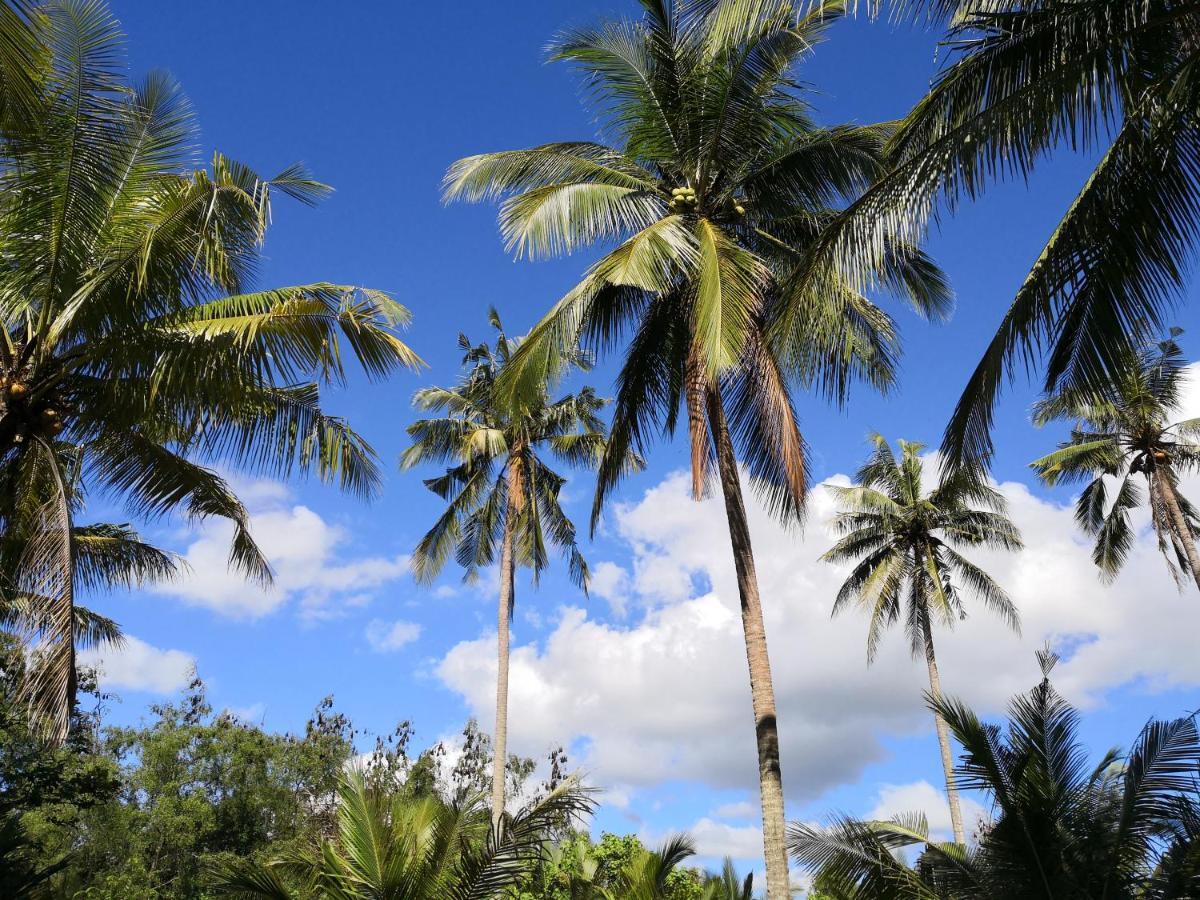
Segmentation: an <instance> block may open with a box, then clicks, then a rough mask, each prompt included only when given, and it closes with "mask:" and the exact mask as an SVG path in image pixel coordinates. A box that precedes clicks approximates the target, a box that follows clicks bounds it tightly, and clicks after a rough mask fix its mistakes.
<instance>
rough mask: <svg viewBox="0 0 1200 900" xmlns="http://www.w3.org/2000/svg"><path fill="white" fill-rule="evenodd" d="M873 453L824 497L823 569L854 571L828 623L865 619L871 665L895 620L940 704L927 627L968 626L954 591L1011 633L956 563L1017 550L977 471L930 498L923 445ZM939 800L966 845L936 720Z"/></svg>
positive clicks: (946, 482) (981, 583) (1012, 619)
mask: <svg viewBox="0 0 1200 900" xmlns="http://www.w3.org/2000/svg"><path fill="white" fill-rule="evenodd" d="M872 441H873V443H874V444H875V452H874V453H873V454H872V455H871V457H870V459H869V460H867V462H866V464H865V465H864V466H863V467H862V468H861V469H859V470H858V475H857V477H856V479H855V480H856V482H857V483H856V484H855V485H854V486H853V487H832V486H831V487H830V488H829V490H830V491H832V492H833V494H834V496H835V497H836V498H837V499H838V500H839V501H840V503H841V506H842V511H841V512H839V513H838V514H837V516H836V517H835V518H834V520H833V527H834V530H835V531H836V532H837V533H838V534H840V535H841V539H840V540H839V541H838V542H837V543H836V544H835V545H834V546H833V548H832V549H831V550H829V552H827V553H826V554H825V555H824V556H823V557H822V559H824V560H826V561H828V562H834V563H853V564H854V568H853V569H852V570H851V572H850V575H849V576H848V577H847V578H846V581H845V583H844V584H843V585H842V587H841V590H839V591H838V595H837V599H836V600H835V601H834V605H833V612H834V614H835V615H836V614H837V613H839V612H841V611H842V610H844V609H846V607H848V606H849V605H851V604H852V603H857V604H858V605H860V606H862V607H864V608H865V609H866V610H867V611H868V613H869V614H870V616H871V624H870V627H869V630H868V633H867V659H868V661H870V660H872V659H873V658H874V656H875V652H876V650H877V649H878V647H879V641H880V639H881V638H882V636H883V632H884V630H885V629H886V628H887V627H888V626H889V625H894V624H895V623H896V622H897V621H898V620H899V619H900V618H901V616H903V619H904V627H905V630H906V631H907V632H908V639H909V643H910V644H911V646H912V653H913V656H914V658H921V657H923V658H924V659H925V665H926V666H927V667H928V669H929V694H930V696H931V697H932V698H934V700H935V701H940V700H941V697H942V683H941V678H940V676H939V674H938V666H937V657H936V655H935V653H934V646H933V626H934V623H935V622H937V623H939V624H941V625H945V626H947V627H949V626H953V624H954V621H955V620H956V619H961V618H965V617H966V608H965V606H964V604H963V597H962V593H961V591H960V585H963V586H965V587H967V588H968V589H969V590H970V591H971V592H972V593H974V594H975V595H976V596H978V597H979V598H980V599H981V600H983V602H984V603H985V604H986V605H987V607H988V608H989V609H991V610H992V611H993V612H995V613H996V614H998V615H999V616H1000V617H1001V618H1003V619H1004V621H1005V622H1006V623H1008V625H1009V626H1010V627H1012V628H1013V629H1014V630H1017V629H1019V627H1020V620H1019V618H1018V615H1017V610H1016V608H1015V607H1014V606H1013V604H1012V601H1011V600H1009V598H1008V595H1007V594H1006V593H1005V592H1004V590H1003V588H1001V587H1000V585H999V584H997V583H996V582H995V581H994V580H993V579H992V577H991V576H990V575H988V574H987V573H986V572H984V571H983V570H982V569H980V568H979V567H978V566H976V565H975V564H974V563H972V562H971V561H970V560H968V559H967V558H966V557H964V556H963V555H962V554H961V553H960V552H959V550H960V549H961V548H963V547H999V548H1002V549H1005V550H1019V549H1021V537H1020V534H1019V532H1018V531H1017V529H1016V526H1014V525H1013V523H1012V522H1011V521H1010V520H1009V519H1008V518H1007V516H1006V515H1005V514H1004V512H1005V502H1004V498H1003V496H1001V494H1000V492H999V491H997V490H995V489H994V488H992V487H991V486H990V485H988V483H987V480H986V479H985V478H984V477H983V476H982V475H981V474H980V473H978V472H977V471H976V470H973V469H967V468H962V469H958V470H955V471H954V472H952V473H950V474H947V475H945V476H944V477H943V478H942V480H941V482H940V483H939V484H938V485H937V486H936V487H935V488H934V489H933V490H932V491H930V492H929V493H925V491H924V488H923V485H922V475H923V468H924V467H923V464H922V461H921V450H922V449H923V447H922V445H921V444H913V443H909V442H908V441H900V454H901V455H900V459H899V460H897V459H896V457H895V455H894V454H893V453H892V448H891V447H890V446H888V443H887V441H886V440H884V439H883V438H882V437H880V436H879V435H873V436H872ZM934 721H935V724H936V727H937V736H938V744H939V746H940V748H941V753H942V768H943V770H944V771H945V774H946V799H947V800H948V802H949V805H950V821H951V823H952V826H953V831H954V840H955V842H956V843H958V844H965V843H966V832H965V831H964V830H963V821H962V810H961V807H960V804H959V800H958V789H957V787H956V785H955V783H954V760H953V755H952V752H951V748H950V735H949V733H948V731H947V727H946V722H945V721H944V720H943V718H942V717H941V716H940V715H938V714H937V713H935V714H934Z"/></svg>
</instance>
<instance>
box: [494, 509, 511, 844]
mask: <svg viewBox="0 0 1200 900" xmlns="http://www.w3.org/2000/svg"><path fill="white" fill-rule="evenodd" d="M515 515H516V511H515V509H514V508H513V504H512V502H511V499H510V502H509V504H508V514H507V515H506V516H505V519H504V538H503V541H502V543H501V545H500V603H499V606H498V608H497V610H496V663H497V665H496V727H495V728H494V729H493V731H492V744H493V747H492V823H493V824H494V825H495V826H497V827H499V825H500V820H501V818H502V817H503V816H504V777H505V764H506V762H507V761H508V643H509V620H510V618H511V613H512V606H513V575H514V572H513V569H514V566H513V518H514V516H515Z"/></svg>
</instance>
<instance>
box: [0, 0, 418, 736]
mask: <svg viewBox="0 0 1200 900" xmlns="http://www.w3.org/2000/svg"><path fill="white" fill-rule="evenodd" d="M26 8H27V7H26V6H25V4H21V5H20V6H18V7H12V8H9V7H7V6H5V7H4V13H3V15H0V28H3V29H4V30H3V32H2V33H0V38H2V39H0V47H3V50H2V51H0V87H2V88H3V90H4V92H5V97H4V100H5V104H6V108H7V102H8V98H9V97H17V96H18V93H17V92H18V91H23V90H25V89H26V88H29V87H31V86H32V92H31V94H30V96H29V97H28V98H27V99H28V100H29V102H30V103H31V104H32V105H31V109H32V115H30V116H16V115H14V116H11V117H0V180H2V181H3V184H4V190H3V191H2V192H0V247H2V249H3V252H2V253H0V257H2V259H3V262H2V263H0V483H2V485H3V489H2V490H0V502H2V505H0V534H3V535H4V536H5V537H6V538H8V537H14V536H15V537H17V538H19V539H20V540H21V541H23V542H24V543H25V548H26V549H25V552H24V553H23V555H22V557H21V559H20V565H19V566H18V568H17V569H16V570H14V571H10V572H8V573H6V574H8V575H9V577H10V578H11V579H12V581H13V582H14V585H15V588H14V589H15V591H16V593H18V594H20V595H23V596H25V597H30V598H42V599H43V601H44V602H42V603H41V604H40V605H39V606H40V608H38V609H37V611H36V613H35V614H34V615H33V616H31V617H30V619H29V620H28V621H27V622H26V623H25V629H24V630H25V631H26V633H27V636H28V637H29V639H30V640H31V641H33V642H36V644H37V646H38V648H39V651H40V653H39V661H40V665H39V666H38V668H37V669H36V670H35V671H34V672H33V673H32V676H31V678H30V690H31V694H32V699H33V703H34V706H35V708H36V709H37V710H38V711H39V713H40V714H41V716H42V718H43V719H44V720H45V722H46V727H47V729H48V731H49V733H50V735H51V736H52V737H53V738H54V739H56V740H59V741H61V740H63V739H64V738H65V737H66V734H67V731H68V728H69V717H70V710H71V707H72V698H73V696H74V693H75V690H76V681H75V643H74V640H73V633H74V630H75V615H74V612H73V609H74V604H75V595H76V593H77V587H78V585H77V584H76V577H75V573H76V568H75V565H74V561H75V559H76V550H75V548H74V537H75V531H74V519H75V513H76V502H77V498H78V496H79V495H80V491H81V490H82V487H87V486H92V487H95V488H98V489H103V490H105V491H107V492H108V493H109V494H110V495H113V496H117V497H120V498H123V499H124V501H126V503H127V505H128V506H129V508H130V510H131V512H132V513H133V514H134V515H136V516H137V517H139V518H146V517H155V516H162V515H166V514H168V513H171V512H175V511H179V512H182V513H183V514H184V515H186V516H188V517H189V518H204V517H208V516H221V517H223V518H226V519H228V520H229V521H231V522H233V523H234V538H233V545H232V550H231V557H230V559H231V563H232V564H233V565H234V566H235V567H237V568H238V569H239V570H241V571H243V572H245V573H246V574H248V575H250V576H252V577H255V578H258V579H262V580H266V579H269V577H270V569H269V566H268V564H267V561H266V560H265V559H264V558H263V556H262V554H261V552H260V551H259V549H258V547H257V546H256V545H255V543H254V541H253V540H252V538H251V536H250V534H249V531H248V530H247V518H246V511H245V509H244V508H243V507H242V505H241V503H240V502H239V501H238V499H237V497H236V496H235V495H234V493H233V492H232V491H231V489H230V487H229V485H228V484H227V483H226V482H225V481H224V480H223V479H222V478H221V477H220V476H219V475H218V474H217V473H216V472H215V471H214V470H213V469H211V468H207V467H206V465H205V463H210V464H212V463H223V464H227V465H232V466H243V467H249V468H250V469H253V470H258V471H266V472H271V473H275V474H280V475H282V474H286V473H288V472H291V471H293V470H295V469H300V470H302V471H306V472H308V471H312V472H316V473H317V474H318V475H320V476H321V477H322V478H327V479H330V480H333V481H336V482H338V483H339V484H341V485H342V486H343V487H345V488H347V489H350V490H352V491H355V492H357V493H360V494H369V493H371V492H372V491H373V490H374V489H375V488H376V486H377V484H378V479H379V474H378V469H377V467H376V464H375V459H374V454H373V452H372V450H371V448H370V447H369V445H367V443H366V442H365V441H364V440H363V439H362V438H361V437H359V436H358V435H357V434H355V433H354V432H353V431H352V430H351V429H350V428H349V427H348V426H347V425H346V423H345V422H343V421H341V420H340V419H338V418H336V417H333V416H329V415H327V414H325V413H324V412H323V411H322V410H321V407H320V404H319V400H320V386H321V384H325V383H329V382H340V381H342V380H343V379H344V377H345V375H346V369H345V365H344V356H345V352H346V351H347V350H348V352H349V355H351V356H353V357H355V358H356V359H357V360H358V362H360V363H361V364H362V366H363V367H364V368H365V370H366V371H367V373H368V374H369V375H371V376H383V375H386V374H387V373H389V372H391V371H392V370H393V369H395V368H396V367H397V366H401V365H407V366H416V365H417V364H418V363H419V360H418V359H417V357H416V356H415V355H414V354H413V353H412V351H411V350H409V349H408V347H406V346H405V345H404V344H403V343H402V342H401V341H400V340H399V339H398V338H397V336H396V334H395V330H396V328H397V327H398V326H400V325H402V324H403V323H405V322H406V321H407V319H408V313H407V311H406V310H405V309H404V308H403V307H401V306H400V305H398V304H397V303H395V302H394V301H393V300H391V299H390V298H389V297H388V296H386V295H385V294H382V293H380V292H378V291H372V290H364V289H357V288H354V287H350V286H343V285H334V284H325V283H317V284H308V285H300V286H296V287H284V288H275V289H269V290H258V291H253V292H248V290H249V288H250V285H251V282H252V278H253V275H254V272H255V269H256V267H257V264H258V262H259V258H260V251H261V246H262V242H263V239H264V237H265V233H266V225H267V222H268V221H269V219H270V215H271V200H272V198H273V196H274V195H276V194H282V195H284V196H289V197H292V198H295V199H297V200H299V201H301V202H302V203H306V204H311V203H315V202H316V201H317V200H318V199H320V198H321V197H322V196H324V194H325V193H327V191H328V188H326V187H325V186H324V185H322V184H320V183H318V182H316V181H314V180H313V179H312V178H311V177H310V176H309V175H308V174H307V173H306V172H305V171H304V169H303V168H302V167H300V166H291V167H288V168H287V169H285V170H284V171H283V172H281V173H280V174H279V175H278V176H276V177H274V178H271V179H263V178H260V177H259V176H258V175H256V174H255V173H254V172H253V171H252V170H250V169H249V168H248V167H246V166H245V165H243V164H241V163H238V162H235V161H234V160H231V159H229V158H228V157H226V156H224V155H222V154H220V153H218V154H215V155H214V156H213V159H212V163H211V166H210V167H208V168H196V167H195V161H194V150H193V148H194V144H195V140H196V130H195V127H194V123H193V121H192V114H191V109H190V107H189V106H188V104H187V101H186V100H185V99H184V97H183V96H182V94H181V93H180V91H179V89H178V87H177V86H176V85H175V83H174V82H173V81H172V80H171V79H170V78H169V77H168V76H166V75H164V74H162V73H154V74H151V75H149V76H147V77H146V78H145V79H144V80H143V81H142V82H140V83H139V84H138V85H137V86H135V87H130V86H129V85H127V83H126V80H125V72H124V67H123V65H122V61H121V52H120V51H121V43H122V37H121V34H120V31H119V28H118V25H117V23H116V21H115V20H114V19H113V17H112V16H111V15H110V13H109V11H108V9H107V8H106V6H105V5H104V3H102V2H86V0H50V2H47V3H44V4H41V5H39V6H37V7H36V10H35V12H34V13H33V14H31V15H29V16H28V17H27V18H25V17H21V16H20V15H19V13H18V12H14V10H23V9H26ZM18 20H19V24H20V25H21V28H24V27H25V26H28V27H29V28H32V29H33V30H34V33H35V36H36V40H37V43H38V44H40V46H41V47H42V48H43V50H42V51H38V52H36V53H35V54H34V56H35V61H36V68H35V69H33V70H31V71H30V72H29V73H28V74H30V76H31V77H30V78H29V79H27V81H28V82H30V83H29V84H25V85H24V87H21V86H20V83H19V80H12V79H8V78H6V77H5V76H4V71H5V69H6V60H8V59H10V57H11V53H12V52H14V49H13V45H12V42H13V39H14V35H18V38H17V39H18V40H24V37H23V35H24V31H22V30H20V29H17V30H14V29H15V28H16V25H15V24H14V23H17V22H18ZM21 52H22V53H24V52H25V51H24V50H21ZM22 102H23V101H22Z"/></svg>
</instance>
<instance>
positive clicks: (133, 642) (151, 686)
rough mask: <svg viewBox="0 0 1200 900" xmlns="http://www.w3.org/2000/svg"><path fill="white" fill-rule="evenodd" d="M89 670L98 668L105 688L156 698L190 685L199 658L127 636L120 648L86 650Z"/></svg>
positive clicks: (83, 661) (81, 657) (82, 655)
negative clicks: (158, 695)
mask: <svg viewBox="0 0 1200 900" xmlns="http://www.w3.org/2000/svg"><path fill="white" fill-rule="evenodd" d="M79 661H80V663H81V664H82V665H85V666H94V667H95V668H96V669H97V670H98V671H99V673H100V684H101V686H102V687H105V688H125V689H127V690H131V691H146V692H147V693H152V694H170V693H172V692H174V691H177V690H179V689H180V688H181V687H183V686H184V685H186V684H187V683H188V681H189V680H190V679H191V677H192V673H193V672H194V671H195V668H196V658H195V657H194V656H192V655H191V654H189V653H185V652H184V651H182V650H160V649H159V648H157V647H153V646H151V645H150V644H147V643H146V642H145V641H143V640H141V639H139V638H135V637H130V636H128V635H126V637H125V640H124V643H123V644H122V646H120V647H104V648H94V649H91V650H85V651H83V652H82V653H80V654H79Z"/></svg>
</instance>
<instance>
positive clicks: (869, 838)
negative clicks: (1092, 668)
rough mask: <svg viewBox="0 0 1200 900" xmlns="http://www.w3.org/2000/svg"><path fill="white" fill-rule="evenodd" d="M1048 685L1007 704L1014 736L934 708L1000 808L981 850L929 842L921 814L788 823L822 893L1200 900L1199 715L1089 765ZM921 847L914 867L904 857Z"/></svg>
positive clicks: (983, 830) (793, 845) (965, 765)
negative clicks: (1198, 888)
mask: <svg viewBox="0 0 1200 900" xmlns="http://www.w3.org/2000/svg"><path fill="white" fill-rule="evenodd" d="M1039 658H1040V662H1041V666H1042V672H1043V679H1042V681H1041V683H1040V684H1038V685H1037V686H1036V687H1035V688H1034V689H1033V690H1031V691H1030V692H1029V693H1027V694H1022V695H1020V696H1018V697H1016V698H1014V699H1013V701H1012V703H1011V704H1010V706H1009V721H1008V727H1007V731H1004V730H1003V729H1002V728H1001V727H1000V726H999V725H993V724H990V723H985V722H982V721H980V719H978V718H977V717H976V716H975V714H974V713H973V712H971V710H970V709H968V708H967V707H966V706H965V705H963V704H962V703H960V702H957V701H954V700H949V699H946V698H941V699H934V698H932V697H931V698H930V701H929V705H930V707H931V708H932V709H933V710H934V711H935V713H936V714H938V715H940V716H941V717H942V718H944V719H945V721H946V722H947V724H948V725H949V726H950V730H951V731H952V732H953V733H954V736H955V738H956V739H957V740H958V741H959V742H960V743H961V744H962V746H963V756H962V761H961V763H960V765H959V766H958V775H959V781H960V783H961V784H962V786H963V787H965V788H968V789H970V790H977V791H980V792H982V793H983V795H984V796H985V797H986V798H987V799H988V801H989V802H990V803H991V805H992V818H991V819H990V820H988V821H986V822H984V823H983V824H982V825H981V826H980V828H979V832H978V835H977V840H976V842H975V844H974V845H973V846H970V847H967V846H964V845H962V844H961V843H945V842H942V841H939V840H937V839H936V838H935V837H934V836H931V835H930V833H929V827H928V823H927V822H926V820H925V817H924V815H923V814H920V813H913V814H910V815H901V816H897V817H895V818H893V819H890V820H888V821H882V822H863V821H857V820H854V819H849V818H838V819H835V820H834V821H833V822H832V823H830V825H829V826H827V827H820V826H813V825H794V826H792V828H791V831H790V833H789V847H790V849H791V852H792V854H793V855H794V856H795V857H796V859H797V861H798V862H800V863H802V864H803V865H805V866H808V867H810V868H811V869H812V870H814V871H815V872H816V883H817V885H818V886H819V890H820V891H821V894H822V896H827V897H830V898H836V900H841V898H846V900H849V898H855V900H860V898H861V900H869V898H892V897H911V898H922V900H952V898H953V900H958V898H962V900H966V898H996V900H1000V898H1014V900H1015V898H1018V897H1046V898H1049V897H1072V898H1074V897H1080V898H1083V897H1113V898H1130V900H1132V898H1135V897H1136V898H1155V900H1171V898H1184V897H1194V896H1195V894H1196V886H1197V885H1198V884H1200V790H1198V788H1197V785H1198V784H1200V782H1198V781H1197V773H1198V772H1200V733H1198V732H1197V729H1196V718H1195V715H1194V714H1193V715H1191V716H1185V717H1183V718H1179V719H1175V720H1172V721H1154V722H1150V723H1148V724H1147V725H1146V727H1145V728H1143V729H1142V731H1141V733H1140V734H1139V735H1138V736H1137V738H1136V740H1135V741H1134V743H1133V746H1132V747H1131V748H1130V750H1129V751H1128V752H1126V753H1122V752H1121V751H1120V750H1115V749H1114V750H1110V751H1109V752H1108V753H1106V754H1104V756H1102V757H1101V758H1100V759H1099V760H1093V761H1089V760H1088V755H1087V752H1086V751H1085V749H1084V747H1083V743H1082V738H1081V736H1080V720H1079V714H1078V712H1077V711H1076V710H1075V709H1073V708H1072V707H1071V705H1070V704H1069V703H1067V701H1066V700H1065V699H1063V697H1062V695H1061V694H1059V693H1058V691H1057V690H1056V689H1055V688H1054V685H1053V684H1052V683H1051V681H1050V671H1051V669H1052V668H1053V666H1054V664H1055V662H1056V660H1057V657H1056V656H1055V655H1054V654H1053V653H1051V652H1049V651H1046V652H1044V653H1042V654H1039ZM910 848H914V849H916V850H917V851H919V853H918V855H917V858H916V860H915V861H914V862H913V863H912V864H911V865H910V864H909V863H907V862H906V861H905V858H904V852H903V851H905V850H908V849H910Z"/></svg>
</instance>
